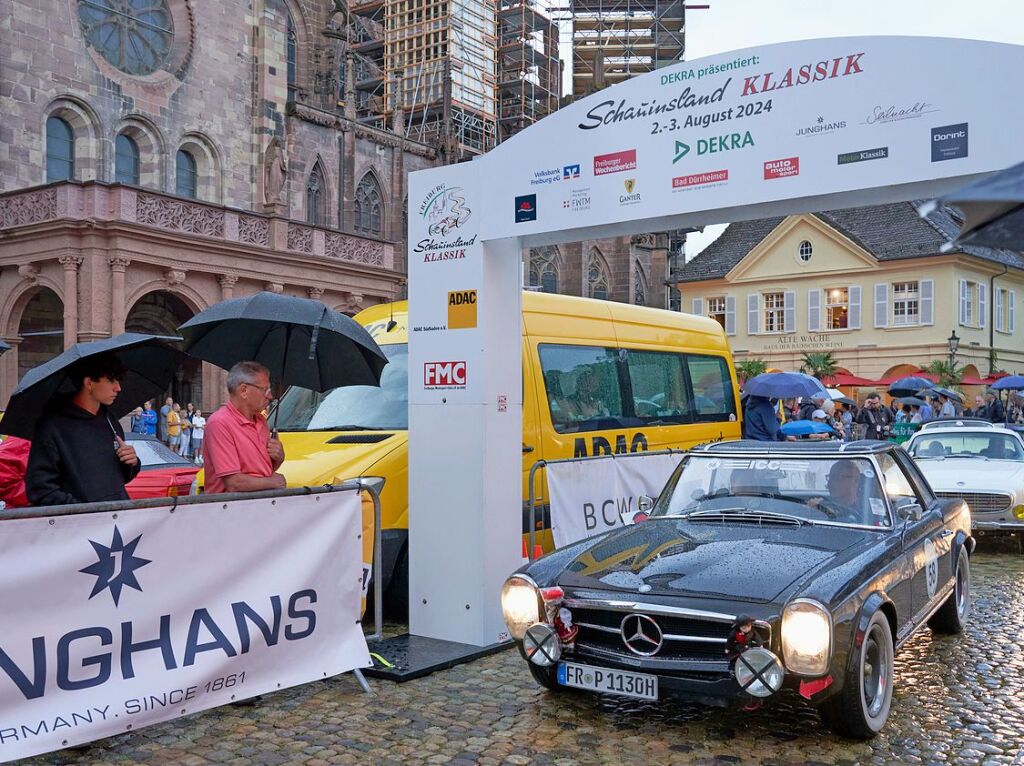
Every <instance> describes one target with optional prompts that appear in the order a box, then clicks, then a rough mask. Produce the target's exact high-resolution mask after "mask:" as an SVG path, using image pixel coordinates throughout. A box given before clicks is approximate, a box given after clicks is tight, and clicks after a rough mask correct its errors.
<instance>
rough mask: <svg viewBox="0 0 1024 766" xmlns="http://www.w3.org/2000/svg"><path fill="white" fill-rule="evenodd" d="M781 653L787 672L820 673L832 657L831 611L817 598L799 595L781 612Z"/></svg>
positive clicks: (824, 670)
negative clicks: (814, 599)
mask: <svg viewBox="0 0 1024 766" xmlns="http://www.w3.org/2000/svg"><path fill="white" fill-rule="evenodd" d="M782 657H783V659H784V660H785V662H786V668H788V669H789V672H791V673H796V674H798V675H803V676H821V675H824V674H825V673H827V672H828V666H829V662H830V661H831V659H832V615H830V614H829V612H828V610H827V609H825V607H823V606H822V605H821V604H819V603H818V602H817V601H811V600H810V599H799V600H797V601H793V602H792V603H790V604H788V605H787V606H786V608H785V610H784V611H783V613H782Z"/></svg>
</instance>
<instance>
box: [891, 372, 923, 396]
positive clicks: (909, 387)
mask: <svg viewBox="0 0 1024 766" xmlns="http://www.w3.org/2000/svg"><path fill="white" fill-rule="evenodd" d="M933 385H934V384H933V383H932V382H931V381H930V380H928V378H917V377H913V376H912V377H909V378H900V379H899V380H895V381H893V382H892V384H891V385H890V386H889V396H914V395H915V394H916V393H917V392H918V391H920V390H921V389H922V388H931V387H932V386H933Z"/></svg>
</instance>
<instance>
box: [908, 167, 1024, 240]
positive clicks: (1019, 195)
mask: <svg viewBox="0 0 1024 766" xmlns="http://www.w3.org/2000/svg"><path fill="white" fill-rule="evenodd" d="M938 204H943V205H953V206H955V207H957V208H959V209H960V210H961V211H962V212H963V214H964V223H963V226H962V227H961V228H960V234H959V235H958V236H957V238H956V244H958V245H973V246H975V247H994V248H1006V249H1007V250H1024V162H1022V163H1020V164H1019V165H1014V166H1013V167H1010V168H1007V169H1006V170H1001V171H999V172H997V173H992V174H990V175H988V176H986V177H985V178H982V179H981V180H980V181H975V182H974V183H972V184H970V185H968V186H964V187H962V188H960V189H957V190H955V191H953V192H950V193H949V194H947V195H946V196H945V197H943V198H942V199H940V200H939V201H938ZM935 207H936V203H929V204H926V205H922V206H921V215H922V216H924V217H927V215H928V214H929V213H930V212H931V211H932V210H934V209H935Z"/></svg>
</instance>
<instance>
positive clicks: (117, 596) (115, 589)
mask: <svg viewBox="0 0 1024 766" xmlns="http://www.w3.org/2000/svg"><path fill="white" fill-rule="evenodd" d="M140 540H142V535H139V536H138V537H136V538H135V539H134V540H131V541H129V542H127V543H125V542H124V541H123V540H122V539H121V530H119V529H118V528H117V527H116V526H115V527H114V536H113V539H112V540H111V543H110V545H104V544H103V543H98V542H96V541H95V540H90V541H89V542H90V544H91V545H92V549H93V552H95V554H96V561H95V562H93V563H92V564H90V565H89V566H87V567H85V568H84V569H79V570H78V571H79V572H81V573H82V574H87V575H92V576H93V577H95V578H96V583H95V584H94V585H93V588H92V593H90V594H89V598H90V599H91V598H92V597H93V596H97V595H99V594H100V593H102V592H103V591H105V590H109V591H110V597H111V598H112V599H113V600H114V606H118V604H119V602H120V600H121V589H122V588H134V589H135V590H137V591H139V592H140V593H141V592H142V586H141V585H139V580H138V578H137V577H136V576H135V571H136V570H137V569H141V568H142V567H144V566H146V564H150V563H152V562H151V561H150V560H149V559H144V558H140V557H138V556H136V555H135V549H136V548H138V547H139V541H140Z"/></svg>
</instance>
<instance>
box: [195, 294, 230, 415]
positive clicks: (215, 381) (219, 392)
mask: <svg viewBox="0 0 1024 766" xmlns="http://www.w3.org/2000/svg"><path fill="white" fill-rule="evenodd" d="M217 281H218V282H220V299H221V300H222V301H229V300H231V299H232V298H234V297H235V285H236V284H238V277H237V276H235V275H234V274H221V275H220V278H219V279H218V280H217ZM203 366H204V367H210V368H212V370H213V372H212V375H211V376H210V378H211V380H210V383H211V384H212V385H208V384H207V380H206V378H204V380H203V388H204V389H206V390H207V391H208V393H204V395H203V398H204V399H206V402H204V405H205V409H207V410H208V411H209V412H213V409H214V407H217V406H219V405H220V404H221V403H222V402H224V401H226V399H225V398H224V397H226V396H227V386H228V373H227V370H222V369H220V368H219V367H215V366H214V365H211V364H207V363H205V362H204V363H203Z"/></svg>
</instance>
